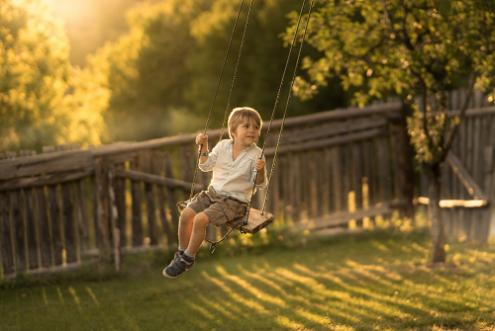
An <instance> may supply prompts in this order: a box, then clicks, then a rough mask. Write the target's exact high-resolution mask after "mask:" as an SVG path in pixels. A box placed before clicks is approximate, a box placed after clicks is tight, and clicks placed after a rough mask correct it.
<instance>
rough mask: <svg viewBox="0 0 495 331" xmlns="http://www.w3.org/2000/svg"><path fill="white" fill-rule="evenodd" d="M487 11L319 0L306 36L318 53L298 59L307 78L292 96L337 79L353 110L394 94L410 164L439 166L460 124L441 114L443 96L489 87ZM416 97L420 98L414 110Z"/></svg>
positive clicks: (477, 4) (461, 5) (474, 6)
mask: <svg viewBox="0 0 495 331" xmlns="http://www.w3.org/2000/svg"><path fill="white" fill-rule="evenodd" d="M494 10H495V6H493V5H489V3H487V2H484V1H475V0H472V1H450V2H446V1H436V0H421V1H398V0H384V1H381V2H380V3H377V2H376V1H337V0H335V1H325V2H321V3H319V4H318V5H317V10H316V12H315V14H314V16H313V18H312V22H311V24H310V29H309V38H308V39H309V40H308V42H309V44H311V45H312V46H313V47H314V48H315V49H317V50H318V51H319V52H320V53H321V55H320V56H317V57H306V58H305V59H304V68H305V69H306V71H307V73H308V76H309V77H308V78H307V79H303V78H299V79H298V81H297V84H296V86H295V89H294V90H295V92H296V94H298V95H299V96H301V97H302V98H311V97H313V96H314V95H315V94H316V93H317V92H318V90H319V89H321V87H324V86H326V84H327V82H328V80H329V79H330V78H331V77H333V76H337V77H339V78H340V79H341V81H342V84H343V87H344V88H345V89H346V90H349V91H351V92H352V94H353V101H354V102H355V103H357V104H359V105H364V104H366V103H369V102H370V101H372V100H376V99H379V100H383V99H386V98H387V97H390V96H399V97H400V99H401V100H402V101H403V102H405V103H408V104H410V106H411V108H413V109H414V112H415V114H414V116H412V117H411V118H410V119H409V121H408V123H409V133H410V135H411V138H412V142H413V144H414V147H415V148H416V152H417V154H416V157H417V159H418V160H419V161H420V162H423V163H427V164H434V163H438V162H441V161H442V160H443V158H444V157H445V153H446V150H448V142H449V140H450V138H451V137H452V132H453V128H454V127H456V126H457V124H458V123H459V118H456V117H454V118H447V117H446V116H445V112H446V111H447V108H448V102H447V98H446V95H447V94H446V93H447V92H448V91H450V90H452V89H454V88H459V87H467V88H468V89H469V88H472V84H470V82H474V85H475V86H476V87H477V88H479V89H482V90H487V89H489V88H492V89H493V86H494V82H495V81H494V77H495V76H494V75H493V73H494V72H493V70H494V63H495V61H494V59H495V58H494V52H493V50H494V47H495V16H494V14H495V13H494ZM292 21H293V24H292V26H291V27H290V28H289V29H288V30H287V32H286V36H285V38H286V40H288V39H289V38H290V35H291V33H292V31H293V29H294V24H295V18H294V17H293V19H292ZM470 77H471V79H470ZM418 98H422V99H423V100H426V102H425V103H424V104H422V105H421V106H419V107H418V106H417V105H416V104H415V103H414V102H415V100H418Z"/></svg>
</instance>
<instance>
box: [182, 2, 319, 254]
mask: <svg viewBox="0 0 495 331" xmlns="http://www.w3.org/2000/svg"><path fill="white" fill-rule="evenodd" d="M253 2H254V0H251V2H250V4H249V7H248V12H247V15H246V22H245V24H244V30H243V33H242V37H241V42H240V46H239V52H238V54H237V60H236V64H235V67H234V73H233V78H232V82H231V86H230V90H229V94H228V97H227V106H226V107H225V111H224V118H223V122H222V133H221V134H220V138H219V141H220V140H221V139H222V137H223V135H224V132H223V131H224V127H225V120H226V118H227V112H228V110H229V108H230V99H231V95H232V90H233V88H234V83H235V79H236V76H237V69H238V66H239V62H240V57H241V53H242V48H243V45H244V38H245V35H246V30H247V26H248V23H249V17H250V13H251V8H252V5H253ZM314 3H315V0H312V1H311V5H310V7H309V11H308V19H307V21H306V25H305V29H304V33H303V36H302V40H301V44H300V47H299V52H298V55H297V60H296V63H295V66H294V71H293V75H292V80H291V83H290V87H289V93H288V95H287V100H286V104H285V109H284V114H283V117H282V124H281V126H280V130H279V134H278V138H277V144H276V147H275V153H274V156H273V161H272V164H271V168H270V175H269V176H268V179H267V184H266V191H268V187H269V184H270V180H271V176H272V173H273V170H274V168H275V164H276V159H277V153H278V147H279V144H280V138H281V136H282V132H283V128H284V123H285V117H286V114H287V108H288V105H289V101H290V97H291V94H292V93H291V92H292V87H293V85H294V80H295V77H296V72H297V66H298V64H299V60H300V56H301V50H302V45H303V43H304V39H305V36H306V32H307V28H308V24H309V20H310V18H311V11H312V9H313V6H314ZM243 4H244V0H242V2H241V4H240V6H239V8H238V12H237V17H236V19H235V22H234V27H233V30H232V33H231V36H230V40H229V44H228V48H227V52H226V55H225V58H224V62H223V66H222V70H221V73H220V77H219V80H218V83H217V87H216V91H215V95H214V97H213V101H212V103H211V106H210V109H209V112H208V117H207V120H206V124H205V128H204V131H203V133H204V134H206V131H207V129H208V122H209V120H210V117H211V113H212V110H213V108H214V105H215V102H216V99H217V96H218V91H219V88H220V83H221V81H222V76H223V72H224V68H225V65H226V63H227V59H228V57H229V53H230V49H231V45H232V40H233V36H234V33H235V30H236V27H237V23H238V20H239V16H240V13H241V10H242V7H243ZM305 5H306V0H303V3H302V6H301V9H300V12H299V17H298V21H297V26H296V29H295V32H294V36H293V39H292V42H291V45H290V48H289V52H288V55H287V60H286V62H285V67H284V71H283V74H282V79H281V81H280V85H279V87H278V90H277V95H276V98H275V103H274V106H273V109H272V113H271V117H270V122H269V124H268V127H267V130H266V132H265V137H266V136H267V135H268V133H269V132H270V128H271V124H272V121H273V118H274V115H275V110H276V109H277V105H278V102H279V98H280V92H281V90H282V86H283V83H284V80H285V75H286V71H287V67H288V64H289V60H290V57H291V53H292V49H293V46H294V44H295V41H296V39H297V35H298V32H299V25H300V22H301V18H302V14H303V10H304V7H305ZM265 143H266V139H265V141H264V142H263V147H262V149H261V155H260V157H259V159H262V158H263V155H264V150H265ZM201 149H202V146H200V147H199V149H198V156H197V162H196V167H195V171H194V176H193V180H192V184H191V192H190V195H189V199H188V200H186V201H181V202H179V203H178V204H177V208H178V209H179V213H181V212H182V210H184V208H185V207H186V206H187V203H188V202H189V201H190V200H191V199H192V198H193V192H194V184H195V181H196V176H197V172H198V164H199V160H200V151H201ZM255 187H256V184H255V183H254V182H253V188H252V189H251V198H250V199H249V204H248V207H247V212H246V215H244V216H243V217H240V218H238V219H235V220H234V221H232V222H230V224H228V225H229V226H230V229H229V230H228V231H227V233H226V234H225V235H224V236H223V237H222V238H221V239H220V240H218V241H215V242H212V241H209V240H207V241H208V242H209V243H210V244H211V246H210V252H211V253H213V251H214V250H215V247H216V246H217V245H218V244H219V243H221V242H222V241H224V240H225V239H226V238H227V236H228V235H229V234H230V233H231V232H232V231H233V230H234V229H237V230H239V231H240V232H241V233H251V234H254V233H256V232H258V231H260V230H261V229H263V228H265V227H266V226H268V225H269V224H270V223H272V222H273V220H274V219H275V217H274V215H273V214H272V213H269V212H266V211H265V210H264V209H265V203H266V198H267V194H265V198H264V201H263V205H262V207H261V210H259V209H256V208H252V207H251V204H252V199H253V195H254V194H253V192H254V190H255Z"/></svg>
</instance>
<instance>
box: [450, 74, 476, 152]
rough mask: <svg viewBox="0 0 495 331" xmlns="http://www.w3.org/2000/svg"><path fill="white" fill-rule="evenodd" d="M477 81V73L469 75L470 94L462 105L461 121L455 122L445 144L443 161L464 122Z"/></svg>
mask: <svg viewBox="0 0 495 331" xmlns="http://www.w3.org/2000/svg"><path fill="white" fill-rule="evenodd" d="M475 82H476V75H471V76H470V77H469V83H468V91H467V92H468V94H467V95H466V99H465V100H464V104H463V105H462V108H461V112H460V114H459V123H456V124H454V127H453V128H452V131H450V135H449V138H448V139H447V144H446V145H445V148H444V149H443V155H442V158H441V161H444V160H445V158H446V157H447V154H448V152H449V150H450V148H451V147H452V143H453V142H454V138H455V136H456V133H457V131H458V130H459V125H460V124H461V123H462V121H463V119H464V117H465V115H466V111H467V108H468V106H469V102H470V101H471V97H472V96H473V93H474V83H475Z"/></svg>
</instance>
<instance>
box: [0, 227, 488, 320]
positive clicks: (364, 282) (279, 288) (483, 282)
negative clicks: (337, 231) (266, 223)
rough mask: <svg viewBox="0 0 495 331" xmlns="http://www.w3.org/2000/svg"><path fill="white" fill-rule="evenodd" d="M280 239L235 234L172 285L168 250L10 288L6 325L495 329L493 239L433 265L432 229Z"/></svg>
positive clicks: (460, 248) (454, 250)
mask: <svg viewBox="0 0 495 331" xmlns="http://www.w3.org/2000/svg"><path fill="white" fill-rule="evenodd" d="M277 238H278V239H277V240H278V241H276V240H272V241H266V242H265V243H264V244H257V245H251V244H250V245H247V246H242V245H239V241H241V240H240V239H238V238H237V241H234V239H232V241H229V242H228V244H227V245H225V246H222V247H221V249H220V251H217V252H216V253H215V255H214V256H210V255H208V252H207V251H206V250H204V251H203V252H202V253H201V254H200V255H199V256H198V263H197V265H196V266H195V268H194V269H193V270H191V271H190V272H188V273H187V274H186V275H184V276H183V277H181V278H180V279H178V280H174V281H170V280H164V279H163V278H162V277H161V276H160V275H159V273H160V271H161V268H162V267H163V265H164V264H165V263H167V262H168V258H169V257H167V256H165V254H163V253H146V254H140V255H135V256H129V257H126V259H125V263H124V270H123V272H122V273H121V274H119V275H116V274H115V273H113V272H111V271H107V272H108V273H107V272H105V271H102V273H101V275H100V276H99V277H96V276H95V274H96V272H95V270H94V269H93V270H91V269H90V270H87V271H85V272H82V271H79V272H78V273H74V274H73V275H72V276H68V275H65V276H64V277H63V278H55V279H52V280H51V281H50V282H52V283H41V284H39V283H38V285H41V287H39V288H37V289H35V288H33V289H30V290H29V291H28V290H27V289H26V288H23V286H33V284H35V285H36V282H34V283H30V282H29V281H26V283H25V284H24V285H23V284H22V283H20V284H18V286H19V287H18V288H14V289H12V290H10V291H8V292H10V295H9V296H8V298H9V299H8V300H7V301H8V302H6V306H5V309H10V310H9V311H13V315H12V316H15V311H16V309H18V310H19V312H20V311H21V309H22V314H23V316H25V317H26V320H24V319H15V318H14V317H10V315H9V316H8V317H7V318H6V320H5V321H6V325H7V326H9V325H10V326H14V327H18V329H23V327H24V328H25V329H28V328H29V327H32V326H33V325H34V324H33V323H30V322H29V319H30V316H31V315H33V316H34V314H38V315H36V316H38V317H37V318H38V320H40V317H39V316H40V315H39V313H34V311H36V310H37V309H38V310H39V309H41V311H42V312H43V313H44V315H46V316H44V315H43V314H42V316H43V318H41V321H42V322H43V323H44V324H43V325H44V327H40V328H39V329H41V330H43V329H46V330H48V329H50V328H51V329H53V327H54V326H56V325H57V324H56V323H57V318H56V317H60V316H62V317H63V318H64V320H65V321H66V325H67V326H68V327H69V328H70V329H73V330H85V329H91V328H93V329H101V330H107V329H134V330H163V329H170V330H197V329H206V330H213V329H216V330H327V329H328V330H334V329H342V330H346V329H363V330H368V329H392V330H398V329H432V328H433V327H435V328H436V329H438V330H442V329H452V328H461V329H480V330H482V329H486V330H489V329H490V327H492V326H493V325H495V316H494V315H493V312H494V311H493V307H495V286H494V285H495V272H494V271H493V268H492V266H493V263H494V262H495V249H494V248H493V247H479V246H473V245H466V244H454V245H452V246H451V248H450V252H449V253H450V255H449V256H451V257H452V260H455V261H449V263H448V264H446V265H444V266H440V267H435V268H429V267H427V266H426V265H427V261H428V252H429V249H428V247H429V239H428V236H427V234H426V232H425V231H414V232H410V233H402V232H396V231H390V230H389V231H385V230H380V231H371V232H363V233H356V234H352V235H349V234H346V235H337V236H332V237H318V236H311V237H302V236H295V237H290V235H289V234H280V233H279V234H278V237H277ZM88 282H90V283H88ZM26 284H31V285H26ZM23 296H24V297H23ZM61 298H65V299H61ZM18 302H24V304H23V305H19V304H18ZM42 302H46V304H44V305H42V307H40V303H42ZM21 306H22V308H21ZM19 312H17V314H18V315H19V314H20V313H19ZM58 315H60V316H58ZM50 316H54V317H53V321H52V320H50V318H49V317H50ZM89 316H90V317H89ZM31 318H32V319H33V320H35V318H34V317H31ZM58 322H60V321H59V320H58Z"/></svg>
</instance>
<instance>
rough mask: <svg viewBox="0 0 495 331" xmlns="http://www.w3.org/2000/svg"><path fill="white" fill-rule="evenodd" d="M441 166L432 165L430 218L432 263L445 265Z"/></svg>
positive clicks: (430, 171)
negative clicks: (441, 210)
mask: <svg viewBox="0 0 495 331" xmlns="http://www.w3.org/2000/svg"><path fill="white" fill-rule="evenodd" d="M440 169H441V166H440V164H434V165H431V166H430V168H429V171H428V175H429V192H428V194H429V200H430V201H429V204H428V217H429V219H430V224H431V237H432V263H444V262H445V258H446V254H445V231H444V224H443V222H442V213H441V212H440V189H441V183H440Z"/></svg>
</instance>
